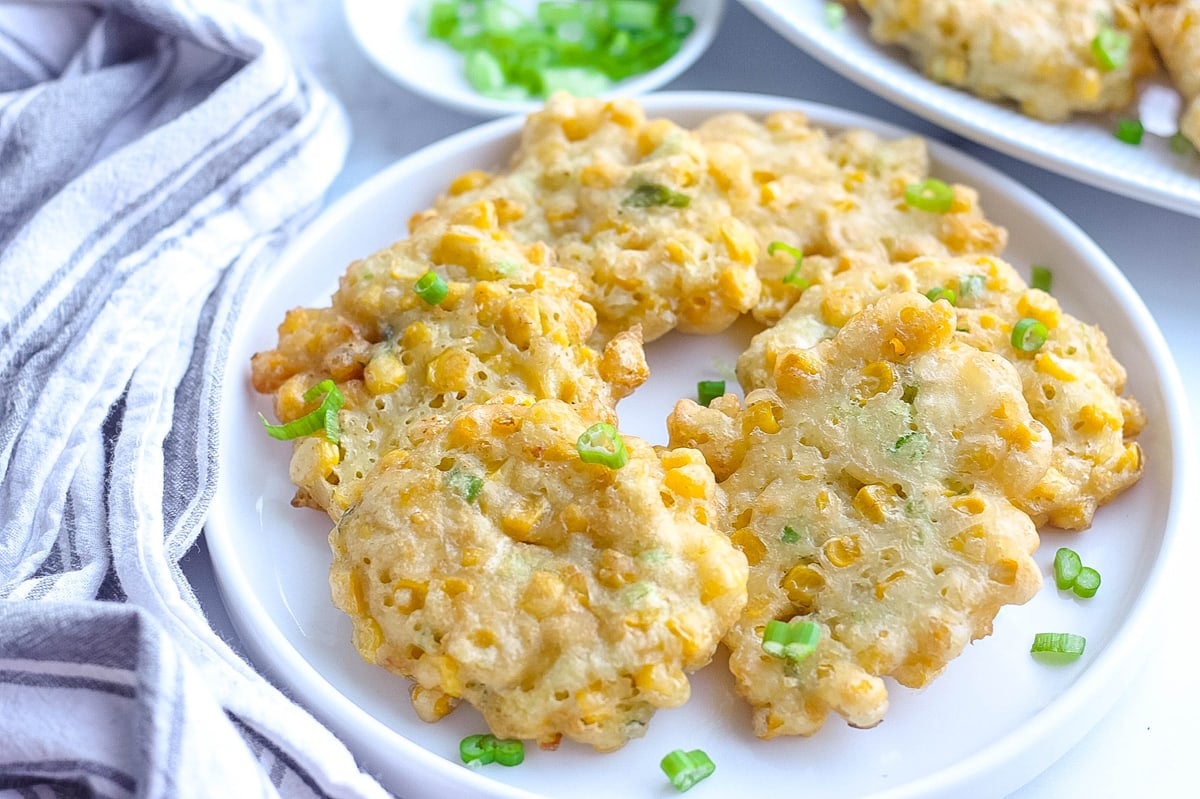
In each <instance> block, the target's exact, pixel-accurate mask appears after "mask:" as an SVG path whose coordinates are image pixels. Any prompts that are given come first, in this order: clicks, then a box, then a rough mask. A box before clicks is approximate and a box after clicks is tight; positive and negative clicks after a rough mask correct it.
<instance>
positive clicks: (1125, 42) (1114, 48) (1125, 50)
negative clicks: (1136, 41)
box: [1092, 25, 1131, 72]
mask: <svg viewBox="0 0 1200 799" xmlns="http://www.w3.org/2000/svg"><path fill="white" fill-rule="evenodd" d="M1130 44H1131V40H1130V38H1129V34H1128V33H1126V32H1125V31H1119V30H1117V29H1116V28H1112V27H1109V26H1108V25H1105V26H1104V27H1102V28H1100V30H1099V32H1098V33H1097V34H1096V35H1095V37H1093V38H1092V57H1093V58H1095V59H1096V64H1097V65H1099V67H1100V69H1102V70H1104V71H1105V72H1112V71H1113V70H1114V69H1120V68H1121V67H1123V66H1125V63H1126V62H1127V61H1128V60H1129V46H1130Z"/></svg>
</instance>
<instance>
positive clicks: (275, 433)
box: [258, 379, 346, 444]
mask: <svg viewBox="0 0 1200 799" xmlns="http://www.w3.org/2000/svg"><path fill="white" fill-rule="evenodd" d="M317 397H320V398H321V404H320V405H318V406H317V408H316V410H313V411H311V412H310V413H306V414H305V415H303V416H301V417H300V418H299V419H293V420H292V421H290V422H287V423H286V424H271V423H270V422H268V421H267V419H266V417H265V416H263V415H262V414H261V413H260V414H259V415H258V418H259V419H262V423H263V427H265V428H267V435H269V436H270V437H271V438H275V439H279V440H280V441H289V440H291V439H293V438H300V437H301V436H306V435H308V434H310V433H315V432H317V431H318V430H324V431H325V438H327V439H329V441H330V442H332V443H334V444H336V443H338V441H339V440H340V439H341V437H342V431H341V428H339V427H338V411H339V410H341V408H342V406H343V405H344V404H346V397H345V396H344V395H343V394H342V392H341V391H340V390H339V389H338V387H337V384H336V383H334V382H333V381H332V380H328V379H326V380H322V381H321V382H320V383H317V384H316V385H315V386H313V387H312V388H310V389H309V390H308V391H305V392H304V401H305V402H314V401H316V399H317Z"/></svg>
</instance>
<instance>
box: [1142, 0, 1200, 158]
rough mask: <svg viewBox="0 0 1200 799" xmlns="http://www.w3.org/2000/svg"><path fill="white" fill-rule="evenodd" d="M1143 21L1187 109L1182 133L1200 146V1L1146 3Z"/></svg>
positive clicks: (1144, 4) (1152, 0)
mask: <svg viewBox="0 0 1200 799" xmlns="http://www.w3.org/2000/svg"><path fill="white" fill-rule="evenodd" d="M1140 5H1141V7H1142V8H1141V10H1142V20H1143V21H1144V22H1145V24H1146V30H1148V31H1149V32H1150V39H1151V40H1152V41H1153V42H1154V46H1155V48H1157V50H1158V54H1159V56H1160V57H1161V58H1162V62H1163V64H1164V65H1165V66H1166V68H1167V72H1168V73H1169V74H1170V75H1171V80H1173V81H1174V82H1175V87H1176V88H1177V89H1179V93H1180V94H1182V95H1183V99H1184V103H1185V104H1186V108H1185V110H1184V112H1183V116H1182V118H1181V119H1180V121H1179V130H1180V132H1181V133H1182V134H1183V135H1184V136H1186V137H1187V138H1188V140H1189V141H1190V142H1191V143H1192V144H1193V145H1195V146H1196V147H1200V2H1198V0H1180V1H1179V2H1175V0H1168V1H1166V2H1164V0H1143V2H1141V3H1140Z"/></svg>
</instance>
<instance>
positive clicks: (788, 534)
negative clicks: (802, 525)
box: [779, 525, 800, 544]
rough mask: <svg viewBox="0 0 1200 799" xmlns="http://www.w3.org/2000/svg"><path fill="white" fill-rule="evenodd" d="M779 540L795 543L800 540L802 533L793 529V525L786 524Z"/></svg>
mask: <svg viewBox="0 0 1200 799" xmlns="http://www.w3.org/2000/svg"><path fill="white" fill-rule="evenodd" d="M779 540H780V541H782V542H783V543H785V544H795V543H796V542H797V541H799V540H800V534H799V533H797V532H796V531H795V530H793V529H792V528H791V526H789V525H785V526H784V528H783V533H781V534H780V536H779Z"/></svg>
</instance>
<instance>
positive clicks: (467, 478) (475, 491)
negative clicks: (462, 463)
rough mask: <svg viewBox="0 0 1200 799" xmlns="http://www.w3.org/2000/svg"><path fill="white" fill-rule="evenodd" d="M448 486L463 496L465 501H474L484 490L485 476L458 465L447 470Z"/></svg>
mask: <svg viewBox="0 0 1200 799" xmlns="http://www.w3.org/2000/svg"><path fill="white" fill-rule="evenodd" d="M446 487H447V488H449V489H450V490H451V491H453V492H454V493H455V494H457V495H458V496H460V497H462V500H463V501H464V502H467V503H470V502H474V501H475V500H476V499H477V498H478V497H479V492H480V491H482V490H483V478H482V477H480V476H479V475H476V474H471V473H470V472H468V471H464V470H463V469H459V468H458V467H457V466H456V467H454V468H453V469H451V470H450V471H448V472H446Z"/></svg>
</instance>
